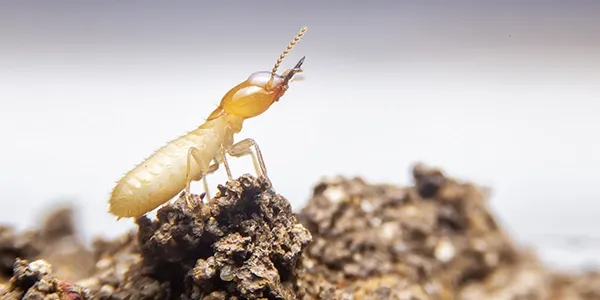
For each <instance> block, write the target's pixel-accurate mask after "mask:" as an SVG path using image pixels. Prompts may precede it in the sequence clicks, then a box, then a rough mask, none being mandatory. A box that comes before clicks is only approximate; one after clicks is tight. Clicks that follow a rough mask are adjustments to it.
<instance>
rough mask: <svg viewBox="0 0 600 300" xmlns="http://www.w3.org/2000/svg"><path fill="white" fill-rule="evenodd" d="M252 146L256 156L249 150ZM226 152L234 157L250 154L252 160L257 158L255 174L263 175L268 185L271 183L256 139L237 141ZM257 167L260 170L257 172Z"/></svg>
mask: <svg viewBox="0 0 600 300" xmlns="http://www.w3.org/2000/svg"><path fill="white" fill-rule="evenodd" d="M252 147H254V150H255V151H256V156H255V155H254V153H253V152H252V150H251V148H252ZM227 152H228V153H229V155H231V156H234V157H241V156H244V155H248V154H252V158H253V160H254V161H256V160H258V168H257V170H256V171H257V175H259V176H260V175H263V176H264V177H265V179H266V180H267V183H268V184H269V186H270V185H271V180H270V179H269V177H268V176H267V168H266V166H265V162H264V160H263V156H262V153H261V151H260V147H259V146H258V144H257V143H256V141H254V140H253V139H244V140H241V141H239V142H237V143H236V144H234V145H233V146H231V148H230V149H229V150H228V151H227ZM255 167H256V164H255ZM258 169H260V172H258Z"/></svg>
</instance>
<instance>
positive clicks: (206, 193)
mask: <svg viewBox="0 0 600 300" xmlns="http://www.w3.org/2000/svg"><path fill="white" fill-rule="evenodd" d="M218 169H219V163H214V164H212V165H210V167H208V171H206V174H204V176H202V173H201V174H200V176H199V177H198V180H199V179H202V186H203V187H204V199H209V200H210V199H212V197H211V196H210V190H209V188H208V182H207V181H206V176H207V175H208V174H211V173H214V172H216V171H217V170H218ZM200 177H202V178H200Z"/></svg>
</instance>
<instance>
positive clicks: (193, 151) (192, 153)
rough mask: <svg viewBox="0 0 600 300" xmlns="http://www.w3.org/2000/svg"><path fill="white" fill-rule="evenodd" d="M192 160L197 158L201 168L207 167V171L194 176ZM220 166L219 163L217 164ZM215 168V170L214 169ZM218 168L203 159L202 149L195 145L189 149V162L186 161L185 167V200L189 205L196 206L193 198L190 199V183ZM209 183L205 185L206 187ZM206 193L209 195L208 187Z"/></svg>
mask: <svg viewBox="0 0 600 300" xmlns="http://www.w3.org/2000/svg"><path fill="white" fill-rule="evenodd" d="M192 160H195V161H196V162H197V163H198V164H199V165H200V169H201V170H203V169H207V172H200V175H198V176H197V177H195V178H193V177H192V174H191V168H192ZM217 167H218V165H217ZM212 169H214V170H212ZM216 169H217V168H215V167H214V165H210V166H209V165H208V163H207V162H206V161H204V160H202V158H201V155H200V150H198V149H197V148H194V147H190V149H188V154H187V163H186V167H185V201H186V203H187V205H188V207H190V208H191V207H194V206H193V205H192V202H191V199H190V184H191V183H192V181H193V180H196V181H197V180H198V179H200V178H204V177H205V176H206V174H208V173H211V170H212V172H214V171H216ZM206 186H207V185H205V188H206ZM205 192H206V194H207V195H208V189H206V190H205Z"/></svg>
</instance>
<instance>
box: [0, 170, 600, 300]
mask: <svg viewBox="0 0 600 300" xmlns="http://www.w3.org/2000/svg"><path fill="white" fill-rule="evenodd" d="M413 177H414V181H415V182H414V185H412V186H408V187H399V186H395V185H389V184H369V183H366V182H364V181H363V180H361V179H360V178H353V179H349V178H343V177H339V178H334V179H328V180H324V181H322V182H320V183H319V184H317V186H316V187H315V188H314V193H313V196H312V198H311V199H309V201H308V203H307V205H306V206H305V207H304V208H303V209H302V210H301V211H300V212H299V213H298V214H294V213H293V212H292V209H291V206H290V203H289V201H288V200H287V199H286V198H285V197H283V196H282V195H279V194H277V193H275V192H274V190H273V189H270V188H268V187H267V185H266V184H265V181H264V180H263V179H262V178H254V177H252V176H250V175H244V176H242V177H240V178H239V179H237V180H235V181H232V182H228V183H227V184H226V186H219V191H218V193H217V195H215V197H214V198H213V199H212V200H210V201H208V202H207V203H206V204H201V201H200V200H201V199H202V197H201V196H198V195H194V196H193V197H194V199H195V200H197V201H196V203H198V206H196V207H188V206H187V205H186V202H185V200H184V198H183V197H180V198H179V199H177V200H176V201H174V202H173V203H170V204H167V205H165V206H163V207H162V208H160V209H159V210H158V212H157V217H156V219H155V220H150V219H149V218H147V217H140V218H138V219H136V223H137V224H138V230H136V231H134V232H130V233H127V234H125V235H123V236H122V237H120V238H118V239H115V240H102V239H98V240H96V241H95V242H94V243H93V245H92V249H91V250H88V249H87V248H86V247H85V245H83V243H82V242H81V241H80V240H79V239H78V238H77V236H76V234H77V231H76V228H75V226H74V223H73V212H72V211H71V210H70V209H69V208H61V209H58V210H56V211H55V212H52V213H50V214H49V215H48V217H47V220H46V221H45V222H43V223H42V225H41V226H40V228H39V229H34V230H30V231H27V232H21V233H17V232H15V231H14V230H12V229H11V228H10V227H0V299H122V300H125V299H189V300H191V299H407V300H413V299H414V300H420V299H465V300H478V299H498V300H504V299H506V300H508V299H515V300H516V299H600V273H594V272H587V273H581V274H558V273H556V272H554V271H552V270H550V269H548V268H546V267H545V266H544V265H543V264H541V263H540V262H539V261H538V259H537V258H536V256H535V254H534V253H532V252H531V251H529V250H528V249H526V248H524V247H521V246H519V245H516V244H515V243H514V242H513V241H512V240H511V238H510V236H508V235H507V233H506V232H505V231H504V230H503V229H502V228H501V227H500V226H499V224H498V223H497V222H496V221H495V218H494V216H493V213H492V212H491V211H490V210H489V208H488V205H487V200H488V199H487V198H486V195H485V193H484V192H483V191H482V189H480V188H479V187H477V186H476V185H474V184H472V183H468V182H466V183H465V182H459V181H457V180H455V179H453V178H450V177H448V176H446V175H445V174H443V172H442V171H440V170H437V169H431V168H427V167H424V166H422V165H417V166H415V167H414V169H413Z"/></svg>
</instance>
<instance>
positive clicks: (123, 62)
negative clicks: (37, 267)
mask: <svg viewBox="0 0 600 300" xmlns="http://www.w3.org/2000/svg"><path fill="white" fill-rule="evenodd" d="M599 14H600V2H598V1H593V0H590V1H583V0H574V1H507V0H505V1H497V2H495V3H492V2H491V1H452V2H448V1H440V0H435V1H427V2H422V1H397V2H392V1H385V2H384V1H343V2H333V1H331V2H322V1H303V2H283V1H265V0H255V1H223V2H216V1H210V2H208V1H196V2H192V1H182V2H177V3H175V2H171V3H168V2H158V1H144V2H141V1H139V2H122V1H101V2H81V1H62V0H55V1H52V2H49V1H48V2H43V1H38V2H37V3H36V2H34V1H27V2H17V1H15V2H12V3H8V2H3V3H2V4H1V6H0V37H1V40H0V45H1V46H0V99H1V100H2V107H1V109H0V139H1V140H2V147H1V148H0V151H1V152H0V153H1V155H0V166H1V172H0V201H1V203H0V204H1V206H0V222H1V223H3V224H9V225H14V226H16V227H17V228H19V229H25V228H27V227H30V226H35V225H36V224H38V221H39V220H38V217H39V216H41V215H42V214H43V213H44V212H46V211H47V210H48V209H51V208H52V207H54V206H56V205H58V204H59V203H73V204H74V205H76V208H77V211H78V218H79V221H80V224H81V227H82V234H83V235H84V238H85V239H86V240H87V241H90V240H91V239H92V238H93V237H94V236H96V235H102V236H106V237H114V236H117V235H120V234H122V233H123V232H125V231H126V230H128V229H131V228H134V227H133V222H131V221H129V220H121V221H119V222H117V221H115V219H114V217H112V216H111V215H109V214H108V213H107V201H108V196H109V193H110V191H111V189H112V187H113V186H114V184H115V182H116V181H117V180H119V178H120V177H121V176H122V175H123V174H124V173H125V172H126V171H128V170H129V169H130V168H132V167H134V166H135V165H136V164H138V163H139V162H141V161H142V160H143V159H144V158H146V157H148V156H149V155H150V154H151V153H152V152H153V151H154V150H156V149H158V148H159V147H161V146H163V145H164V144H165V143H166V142H168V141H170V140H172V139H174V138H176V137H178V136H179V135H181V134H184V133H186V132H187V131H189V130H191V129H194V128H195V127H196V126H198V125H200V124H201V123H202V122H203V120H204V118H205V117H207V115H208V114H209V113H210V111H212V109H214V107H215V106H216V105H217V104H218V103H219V101H220V100H221V97H222V96H223V95H224V94H225V92H227V91H228V90H229V89H230V88H231V87H233V86H234V85H236V84H237V83H239V82H240V81H243V80H245V79H246V78H247V76H248V75H250V74H251V73H253V72H255V71H260V70H264V71H268V70H270V69H271V67H272V65H273V63H274V62H275V61H276V59H277V57H278V56H279V54H280V53H281V51H282V50H283V49H284V48H285V46H286V45H287V43H288V42H289V41H290V40H291V39H292V38H293V37H294V35H295V34H296V33H297V32H298V30H299V29H300V28H301V27H302V26H307V27H308V32H307V34H306V36H305V37H304V38H303V40H302V41H301V42H300V43H299V44H298V45H297V47H296V48H295V49H294V50H293V51H292V53H291V54H290V55H289V56H288V57H287V59H286V60H285V62H284V63H283V66H282V70H283V69H287V68H289V67H291V66H293V65H294V64H295V63H296V62H297V61H298V59H299V58H301V57H302V56H306V62H305V65H304V69H305V73H304V78H305V80H304V81H299V82H296V83H294V84H293V86H291V87H290V90H289V91H288V93H287V94H286V96H285V97H284V98H283V99H282V101H280V102H278V103H276V104H275V105H274V106H273V107H272V108H271V109H270V110H269V111H268V112H267V113H265V114H264V115H262V116H260V117H259V118H256V119H252V120H249V121H248V122H247V123H246V125H245V128H244V130H243V132H242V133H241V135H240V136H239V137H238V138H239V139H242V138H244V137H252V138H254V139H255V140H257V141H258V142H259V144H260V146H261V150H262V151H263V155H264V157H265V160H266V164H267V168H268V170H269V174H270V177H271V178H272V181H273V183H274V186H275V188H276V190H277V192H279V193H281V194H283V195H284V196H286V197H287V198H288V199H289V200H290V201H292V204H293V206H294V208H295V209H300V208H302V206H303V205H304V203H305V201H306V200H307V198H308V197H309V196H310V195H311V192H312V190H311V189H312V187H313V185H314V184H316V183H317V182H318V181H319V180H320V179H321V177H322V176H327V175H338V174H340V175H345V176H361V177H363V178H365V179H366V180H368V181H370V182H389V183H396V184H400V185H406V184H411V183H412V182H411V177H410V168H411V167H412V165H413V164H415V163H417V162H424V163H426V164H428V165H432V166H437V167H441V168H443V169H444V170H445V171H446V172H447V173H448V174H449V175H451V176H455V177H458V178H460V179H463V180H468V181H474V182H476V183H478V184H481V185H485V186H489V187H491V188H492V198H491V206H492V207H493V209H495V212H496V214H497V216H498V218H499V219H500V220H501V222H502V223H503V225H504V226H506V227H507V228H508V230H509V231H510V232H512V233H513V234H514V235H515V237H516V238H517V239H518V240H520V241H521V242H522V243H524V244H528V245H531V246H535V247H538V248H539V249H538V252H539V253H540V255H541V256H542V258H543V259H544V260H546V261H547V262H549V263H550V264H553V265H555V266H556V267H561V268H563V267H564V268H567V267H579V266H582V265H588V264H593V263H597V262H600V254H599V253H600V252H599V251H598V250H600V232H599V231H598V230H597V228H598V227H599V226H600V218H599V217H600V211H599V208H600V190H599V189H598V188H597V182H596V181H597V169H598V168H600V158H599V156H598V153H600V135H599V134H598V129H600V121H599V119H598V118H597V116H598V113H599V109H600V104H599V100H600V30H599V28H600V18H598V15H599ZM232 163H233V171H234V172H235V175H236V176H239V175H242V174H243V173H253V168H252V165H251V160H250V159H249V158H246V159H236V160H233V161H232ZM225 178H226V176H225V175H224V171H219V172H218V173H217V174H215V175H213V176H211V177H209V184H210V186H211V187H212V188H213V193H214V191H215V188H216V185H217V184H219V183H224V181H225ZM192 189H193V191H195V192H198V193H199V192H202V186H201V184H200V183H195V184H194V185H193V186H192Z"/></svg>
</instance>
